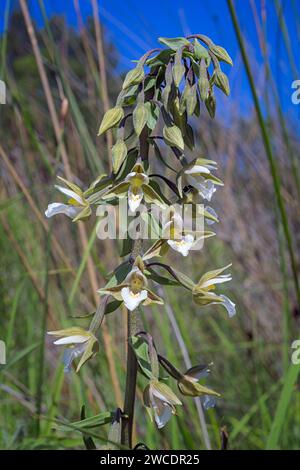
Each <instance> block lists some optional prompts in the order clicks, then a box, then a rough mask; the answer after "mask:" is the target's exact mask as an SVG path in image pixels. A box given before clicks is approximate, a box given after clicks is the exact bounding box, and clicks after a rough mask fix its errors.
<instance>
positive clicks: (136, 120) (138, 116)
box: [132, 103, 148, 136]
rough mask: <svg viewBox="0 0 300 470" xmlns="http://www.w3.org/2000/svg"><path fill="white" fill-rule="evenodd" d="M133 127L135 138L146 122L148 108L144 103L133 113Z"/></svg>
mask: <svg viewBox="0 0 300 470" xmlns="http://www.w3.org/2000/svg"><path fill="white" fill-rule="evenodd" d="M132 119H133V127H134V130H135V133H136V135H137V136H139V135H140V133H141V132H142V130H143V129H144V127H145V125H146V124H147V121H148V108H147V107H146V106H145V105H144V103H140V104H138V105H137V107H136V108H135V110H134V111H133V116H132Z"/></svg>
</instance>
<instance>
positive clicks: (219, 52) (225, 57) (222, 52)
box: [210, 44, 233, 65]
mask: <svg viewBox="0 0 300 470" xmlns="http://www.w3.org/2000/svg"><path fill="white" fill-rule="evenodd" d="M210 50H211V52H213V54H215V56H216V57H217V58H218V59H219V60H222V61H223V62H226V64H229V65H233V62H232V59H231V57H230V55H229V54H228V52H227V51H226V49H224V47H221V46H216V45H215V44H213V45H212V46H210Z"/></svg>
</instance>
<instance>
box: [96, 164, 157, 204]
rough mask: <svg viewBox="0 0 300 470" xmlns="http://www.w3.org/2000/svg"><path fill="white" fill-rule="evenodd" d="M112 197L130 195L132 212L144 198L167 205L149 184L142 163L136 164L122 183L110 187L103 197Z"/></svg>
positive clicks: (147, 200) (150, 201)
mask: <svg viewBox="0 0 300 470" xmlns="http://www.w3.org/2000/svg"><path fill="white" fill-rule="evenodd" d="M112 197H118V198H123V197H128V206H129V209H130V210H131V211H132V212H135V211H136V209H137V208H138V207H139V205H140V204H141V202H142V200H143V199H145V201H146V202H148V203H154V204H157V205H158V206H160V207H163V208H164V207H165V203H164V201H163V200H162V199H161V197H160V196H159V194H157V192H156V191H155V190H154V189H153V188H151V186H150V185H149V177H148V176H147V175H146V174H145V172H144V168H143V165H141V164H140V163H137V164H136V165H134V167H133V169H132V171H131V172H130V173H129V174H128V175H127V176H126V178H125V180H124V181H123V182H122V183H119V184H117V185H116V186H114V187H113V188H111V189H109V190H108V191H107V192H106V193H105V194H104V195H103V199H109V198H112Z"/></svg>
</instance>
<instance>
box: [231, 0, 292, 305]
mask: <svg viewBox="0 0 300 470" xmlns="http://www.w3.org/2000/svg"><path fill="white" fill-rule="evenodd" d="M227 5H228V8H229V12H230V15H231V19H232V23H233V26H234V30H235V33H236V36H237V40H238V44H239V47H240V51H241V54H242V58H243V62H244V65H245V69H246V73H247V77H248V81H249V84H250V89H251V93H252V97H253V101H254V106H255V110H256V114H257V118H258V122H259V126H260V129H261V134H262V138H263V143H264V146H265V151H266V154H267V158H268V161H269V166H270V171H271V176H272V180H273V186H274V192H275V197H276V202H277V205H278V209H279V213H280V217H281V222H282V226H283V232H284V236H285V239H286V243H287V248H288V252H289V257H290V263H291V269H292V273H293V279H294V284H295V291H296V295H297V300H298V304H299V305H300V286H299V280H298V274H297V263H296V258H295V255H294V249H293V242H292V236H291V232H290V229H289V223H288V218H287V213H286V208H285V203H284V201H283V197H282V194H281V182H280V176H279V172H278V168H277V163H276V160H275V158H274V155H273V151H272V147H271V142H270V139H269V135H268V131H267V127H266V124H265V121H264V118H263V114H262V111H261V107H260V104H259V99H258V95H257V92H256V88H255V83H254V79H253V75H252V72H251V68H250V63H249V60H248V57H247V53H246V49H245V45H244V40H243V37H242V33H241V29H240V26H239V22H238V18H237V15H236V12H235V8H234V5H233V3H232V0H227Z"/></svg>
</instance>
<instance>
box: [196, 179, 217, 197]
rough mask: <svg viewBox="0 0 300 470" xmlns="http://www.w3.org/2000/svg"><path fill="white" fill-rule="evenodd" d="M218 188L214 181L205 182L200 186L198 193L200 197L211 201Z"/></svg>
mask: <svg viewBox="0 0 300 470" xmlns="http://www.w3.org/2000/svg"><path fill="white" fill-rule="evenodd" d="M216 190H217V189H216V187H215V185H214V184H213V182H212V181H210V180H208V181H205V183H203V184H201V183H200V185H199V188H198V191H199V193H200V195H201V196H202V197H203V198H204V199H207V200H208V201H210V200H211V198H212V196H213V194H214V193H215V192H216Z"/></svg>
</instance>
